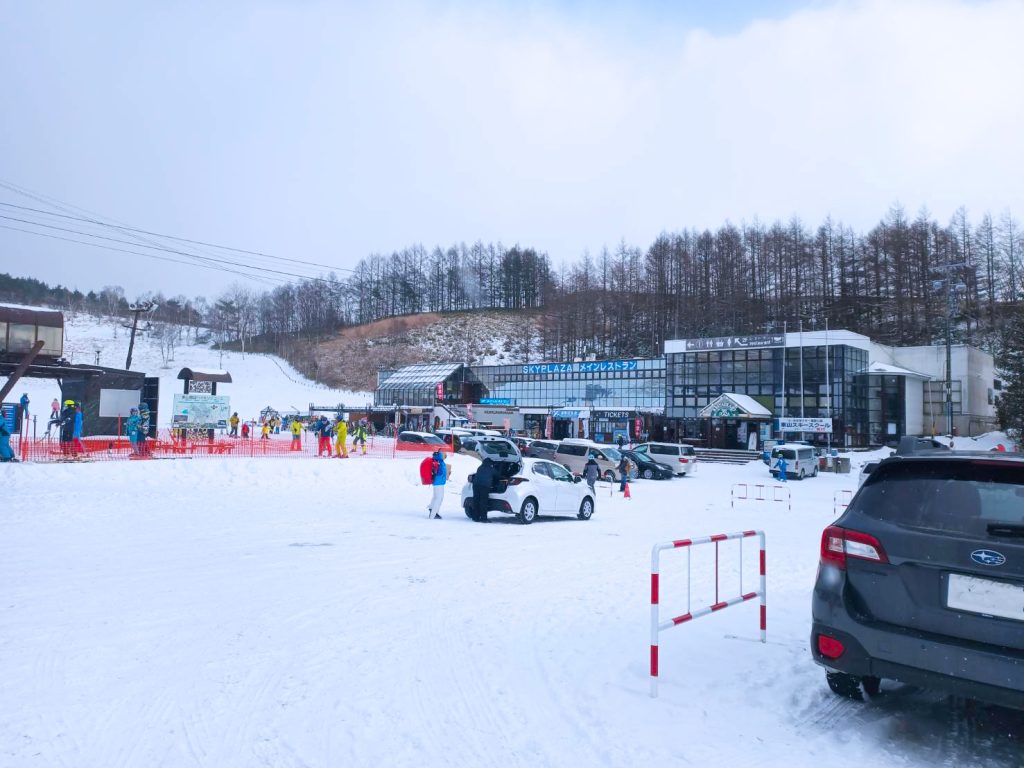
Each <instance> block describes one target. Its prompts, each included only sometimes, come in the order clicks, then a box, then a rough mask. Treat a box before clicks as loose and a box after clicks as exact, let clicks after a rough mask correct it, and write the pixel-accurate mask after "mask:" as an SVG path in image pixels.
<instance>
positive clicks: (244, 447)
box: [11, 430, 451, 462]
mask: <svg viewBox="0 0 1024 768" xmlns="http://www.w3.org/2000/svg"><path fill="white" fill-rule="evenodd" d="M11 447H12V448H13V449H15V450H16V453H17V455H18V458H20V459H21V460H22V461H33V462H61V461H127V460H146V459H173V458H192V459H199V458H208V457H241V458H264V457H277V458H284V457H290V458H328V457H331V458H339V453H340V454H341V456H344V453H345V452H344V451H339V450H338V445H337V443H336V442H335V440H334V439H331V440H330V441H329V445H326V444H325V445H323V446H321V445H320V441H319V440H318V439H317V438H316V437H314V436H311V435H306V434H303V435H302V436H301V438H300V439H299V440H297V441H293V440H292V437H291V435H286V434H276V435H269V436H268V437H267V438H261V437H255V438H253V437H247V438H243V437H214V438H212V439H210V438H207V437H201V438H199V437H195V436H187V437H184V438H182V437H179V436H178V435H177V434H176V433H175V432H174V431H173V430H161V431H160V432H159V433H158V436H157V437H156V438H155V439H153V438H150V439H147V440H146V441H145V443H144V444H133V443H132V442H131V441H130V440H128V438H126V437H86V438H81V439H79V440H77V441H72V442H70V443H62V442H60V441H59V440H57V439H53V438H41V439H36V440H33V439H31V438H27V439H25V440H20V439H18V438H16V439H15V440H13V441H12V445H11ZM435 448H436V446H432V445H409V444H406V443H402V444H400V445H398V444H396V441H395V440H394V439H393V438H387V437H380V436H374V437H368V438H367V439H366V445H365V446H363V445H361V444H360V445H354V444H353V443H352V441H351V440H348V441H346V443H345V451H347V454H348V456H349V457H359V456H372V457H375V458H402V457H416V456H422V455H424V454H425V453H428V452H430V451H433V450H434V449H435ZM441 450H443V451H447V452H450V451H451V447H450V446H447V445H446V446H444V447H443V448H442V449H441Z"/></svg>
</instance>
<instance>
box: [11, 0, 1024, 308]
mask: <svg viewBox="0 0 1024 768" xmlns="http://www.w3.org/2000/svg"><path fill="white" fill-rule="evenodd" d="M363 6H372V8H367V7H363ZM0 9H2V16H0V71H2V72H3V75H2V76H0V104H2V105H3V119H2V120H0V181H2V182H4V183H12V184H14V185H17V186H19V187H21V188H24V189H28V190H31V191H33V192H35V193H41V194H42V195H44V196H46V197H48V198H51V199H55V200H59V201H62V203H68V204H72V205H74V206H78V207H80V208H83V209H87V210H88V211H90V212H92V213H93V214H98V215H101V216H102V217H104V218H106V219H112V220H116V221H118V222H120V223H124V224H129V225H131V226H134V227H139V228H143V229H147V230H153V231H156V232H161V233H167V234H173V235H178V236H182V237H187V238H193V239H198V240H205V241H213V242H216V243H221V244H225V245H230V246H234V247H237V248H244V249H251V250H256V251H262V252H267V253H271V254H275V255H279V256H286V257H289V258H294V259H302V260H306V261H313V262H317V263H321V264H328V265H332V266H336V267H337V268H339V269H344V268H346V267H348V268H351V267H352V266H354V264H355V263H356V262H357V261H358V260H359V259H360V258H361V257H364V256H366V255H367V254H369V253H372V252H379V253H389V252H390V251H392V250H395V249H399V248H402V247H404V246H407V245H410V244H414V243H422V244H424V245H426V246H428V247H430V246H433V245H435V244H442V245H448V244H451V243H453V242H460V241H463V242H467V243H468V242H473V241H475V240H483V241H485V242H489V241H501V242H503V243H505V244H506V245H512V244H514V243H517V242H518V243H520V244H522V245H529V246H533V247H536V248H538V249H541V250H544V251H547V252H548V253H549V254H550V255H551V257H552V259H553V260H554V262H555V263H556V264H557V263H559V262H562V261H567V260H574V259H576V258H577V257H579V255H580V254H581V253H582V252H583V251H584V250H586V249H589V250H590V251H591V252H595V251H599V250H600V248H601V247H602V246H604V245H607V246H609V247H614V246H615V245H616V244H618V243H619V242H620V241H621V240H623V239H625V241H626V242H628V243H630V244H635V245H640V246H642V247H646V246H647V245H649V244H650V242H651V240H652V239H653V238H654V237H656V236H657V235H658V233H659V232H662V231H666V230H678V229H680V228H683V227H691V226H693V227H701V228H703V227H717V226H719V225H720V224H722V223H723V222H725V221H726V220H731V221H733V222H737V223H738V222H741V221H744V220H746V221H750V220H753V219H754V218H755V217H756V218H759V219H760V220H762V221H772V220H774V219H776V218H781V219H784V220H785V219H789V218H790V217H791V216H794V215H796V216H799V217H800V218H801V219H803V221H804V222H805V223H806V224H808V225H811V226H813V225H817V224H818V223H820V221H821V220H822V219H823V218H824V217H825V216H827V215H831V216H832V217H833V218H834V219H837V220H840V221H842V222H845V223H847V224H849V225H852V226H854V227H856V228H857V229H859V230H865V229H867V228H869V227H871V226H872V225H873V224H874V223H875V222H876V221H877V220H878V219H879V218H880V217H882V216H884V214H885V212H886V210H887V209H888V208H889V206H890V205H891V204H893V203H894V202H897V201H898V202H900V203H902V204H903V205H904V206H905V207H906V208H907V210H908V213H909V214H910V215H914V214H916V212H917V211H918V210H919V209H920V208H921V207H926V208H927V209H928V210H929V211H930V212H931V213H932V215H934V216H935V217H937V218H938V219H939V220H940V221H947V220H948V219H949V217H950V216H951V215H952V214H953V212H954V211H955V210H956V208H957V207H959V206H960V205H964V206H966V207H967V209H968V211H969V212H970V214H971V216H972V217H973V218H974V219H975V220H977V219H978V218H979V217H980V215H981V214H982V213H983V212H984V211H991V212H992V213H993V214H996V215H998V214H1000V213H1001V212H1002V211H1004V210H1006V209H1010V210H1011V211H1013V212H1014V213H1015V215H1022V214H1021V211H1024V183H1022V177H1024V173H1022V172H1024V141H1022V140H1021V135H1022V132H1024V120H1022V118H1024V99H1022V98H1021V90H1020V89H1021V76H1022V74H1024V45H1021V44H1020V34H1021V30H1022V29H1024V2H1011V1H1009V0H1002V1H997V2H980V1H970V2H969V1H967V0H876V1H871V0H868V1H866V2H855V1H852V0H851V1H849V2H820V1H816V2H796V1H795V0H794V1H791V2H775V3H773V2H767V1H765V2H754V1H753V0H749V1H745V2H733V1H731V2H715V1H713V0H707V1H706V2H692V1H691V2H680V1H678V0H677V1H676V2H673V1H672V0H660V1H658V2H650V3H646V4H645V3H642V2H638V1H637V2H618V3H616V2H603V3H600V2H588V1H586V0H571V1H567V2H554V1H552V2H538V3H518V2H497V1H495V2H479V1H475V0H467V1H466V2H447V3H442V2H436V3H435V2H378V3H360V4H357V3H352V4H344V3H340V2H326V1H324V2H317V1H314V0H293V1H292V2H285V1H284V0H281V1H280V2H272V1H271V0H263V2H231V1H229V0H217V2H209V1H208V0H206V1H203V2H187V1H184V0H183V1H181V2H137V0H133V1H132V2H127V1H126V2H122V3H110V2H80V1H77V0H72V1H69V2H49V1H48V0H32V1H31V2H23V1H20V0H0ZM0 202H5V203H14V204H17V205H27V206H30V207H37V208H50V206H49V205H44V204H40V203H39V201H38V200H33V199H32V198H29V197H26V196H23V195H19V194H17V193H15V192H12V191H10V190H9V189H6V188H2V187H0ZM67 211H68V209H65V213H66V212H67ZM0 215H3V216H14V217H17V218H23V219H31V220H34V221H47V222H48V223H50V224H53V225H57V226H64V227H65V228H68V229H79V230H80V231H86V230H88V231H90V232H98V231H100V230H97V229H96V228H94V227H91V226H89V225H83V224H82V223H81V222H75V221H73V220H70V219H65V220H63V221H60V220H56V219H51V218H43V217H40V216H39V215H38V214H31V215H26V212H25V211H18V210H17V209H12V208H10V207H6V208H5V207H4V206H0ZM0 226H8V227H18V228H22V229H33V230H34V231H47V232H49V233H50V234H53V235H58V236H62V237H69V238H74V239H79V240H86V239H89V238H85V237H81V236H79V235H76V234H72V233H68V232H61V231H58V230H53V229H50V230H44V229H42V228H39V227H37V226H33V225H27V224H24V223H20V222H14V221H11V220H10V219H0ZM105 234H106V235H107V236H113V237H116V238H118V239H125V236H124V235H123V234H119V233H117V232H109V231H108V232H106V233H105ZM94 242H104V243H105V244H106V245H110V246H112V247H118V248H126V249H129V250H132V249H135V248H134V247H133V246H126V245H123V244H117V243H113V242H110V241H94ZM163 245H164V246H167V245H168V243H167V242H164V243H163ZM207 253H212V252H210V251H207ZM164 255H165V256H167V257H170V258H180V257H176V256H172V255H169V254H164ZM217 255H218V256H219V257H225V254H224V253H218V254H217ZM230 258H232V259H245V258H247V257H245V256H240V255H238V254H236V255H234V256H232V257H230ZM260 263H261V264H268V263H269V262H266V261H261V262H260ZM278 268H281V269H284V270H286V271H291V270H296V271H301V272H303V273H315V272H316V271H317V270H315V269H310V268H306V267H299V266H298V265H295V264H291V265H288V264H279V265H278ZM0 271H9V272H11V273H13V274H16V275H20V276H32V277H37V278H39V279H42V280H46V281H48V282H62V283H64V284H66V285H70V286H72V287H78V288H81V289H83V290H89V289H93V288H94V289H99V288H101V287H102V286H103V285H107V284H120V285H123V286H124V287H125V288H126V289H127V290H128V293H129V297H131V295H132V294H133V293H138V292H141V291H145V290H153V291H155V290H162V291H164V292H165V293H168V294H175V293H185V294H186V295H189V296H193V295H199V294H203V295H207V296H213V295H215V294H217V293H218V292H219V291H221V290H222V289H224V288H225V287H226V286H227V285H228V284H230V283H231V282H232V281H234V280H236V279H237V278H236V277H235V276H234V275H232V274H225V273H223V272H218V271H210V270H204V269H201V268H198V267H191V266H184V265H179V264H174V263H168V262H166V261H158V260H153V259H149V258H145V257H141V256H135V255H130V254H125V253H118V252H113V251H105V250H100V249H96V248H91V247H87V246H83V245H78V244H73V243H69V242H66V241H60V240H55V239H47V238H42V237H36V236H33V235H29V234H25V233H22V232H15V231H11V230H10V229H2V228H0Z"/></svg>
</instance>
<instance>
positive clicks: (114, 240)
mask: <svg viewBox="0 0 1024 768" xmlns="http://www.w3.org/2000/svg"><path fill="white" fill-rule="evenodd" d="M0 219H6V220H8V221H16V222H19V223H21V224H29V225H31V226H34V227H44V228H46V229H53V230H57V231H58V232H67V233H70V234H73V235H81V236H82V237H94V238H97V239H99V240H106V241H108V242H112V243H120V244H121V245H135V243H133V242H131V241H130V240H121V239H119V238H116V237H107V236H106V235H97V234H95V233H93V232H82V231H80V230H77V229H69V228H67V227H58V226H56V225H55V224H44V223H42V222H37V221H31V220H29V219H20V218H17V217H16V216H5V215H4V214H0ZM9 229H13V228H12V227H9ZM18 231H21V232H26V233H28V234H39V235H41V234H45V233H42V232H33V231H32V230H18ZM70 242H77V243H79V244H86V245H96V244H95V243H83V241H78V240H71V241H70ZM141 247H143V248H152V249H153V250H157V251H162V252H164V253H172V254H174V255H176V256H185V257H186V258H190V259H196V260H198V261H200V262H215V263H218V264H228V265H231V266H235V267H241V268H243V269H249V270H256V271H259V272H269V273H272V274H275V275H282V276H284V277H292V278H298V279H300V280H314V281H318V282H325V283H330V282H331V281H330V280H327V279H325V278H322V277H313V276H310V275H302V274H298V273H296V272H285V271H283V270H280V269H271V268H270V267H261V266H258V265H255V264H246V263H244V262H238V261H229V260H227V259H218V258H215V257H213V256H199V255H196V254H194V253H189V252H188V251H179V250H176V249H174V248H164V247H163V246H160V245H142V246H141ZM111 250H121V249H119V248H112V249H111ZM136 253H137V252H136ZM138 255H143V256H144V255H152V254H138ZM178 263H180V264H190V263H192V262H178ZM197 266H199V265H197ZM236 274H242V273H236Z"/></svg>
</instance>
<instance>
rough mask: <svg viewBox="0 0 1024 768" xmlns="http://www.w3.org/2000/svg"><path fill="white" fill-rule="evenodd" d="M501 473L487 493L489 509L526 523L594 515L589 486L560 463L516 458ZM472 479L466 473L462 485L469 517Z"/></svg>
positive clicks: (463, 500)
mask: <svg viewBox="0 0 1024 768" xmlns="http://www.w3.org/2000/svg"><path fill="white" fill-rule="evenodd" d="M504 474H505V476H504V477H502V478H501V479H499V480H498V481H497V488H495V489H494V490H493V491H491V493H490V495H489V498H490V503H489V505H488V511H489V512H502V513H504V514H506V515H515V516H516V517H517V518H519V522H521V523H524V524H527V525H528V524H529V523H532V522H533V521H534V520H535V519H536V518H537V515H575V516H576V517H578V518H579V519H580V520H589V519H590V518H591V516H592V515H593V514H594V495H593V494H592V493H591V492H590V488H589V487H588V486H587V485H586V483H583V482H581V481H580V478H578V477H574V476H573V475H572V473H571V472H569V470H567V469H566V468H565V467H563V466H562V465H560V464H556V463H555V462H553V461H547V460H545V459H523V458H520V459H519V460H518V461H517V462H515V464H514V465H512V466H508V467H507V471H506V473H504ZM472 481H473V475H470V476H469V482H467V483H466V484H465V485H464V486H463V487H462V508H463V509H464V510H465V512H466V516H467V517H472V515H471V514H470V512H471V511H472V509H473V482H472Z"/></svg>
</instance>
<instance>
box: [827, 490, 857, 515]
mask: <svg viewBox="0 0 1024 768" xmlns="http://www.w3.org/2000/svg"><path fill="white" fill-rule="evenodd" d="M843 494H846V496H845V498H846V501H845V502H840V501H839V499H840V497H841V496H842V495H843ZM851 501H853V491H851V490H849V489H848V488H841V489H840V490H838V491H836V492H835V493H833V494H832V514H833V515H835V516H836V517H839V515H840V514H841V513H842V512H844V511H845V510H846V508H847V507H848V506H850V502H851Z"/></svg>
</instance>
